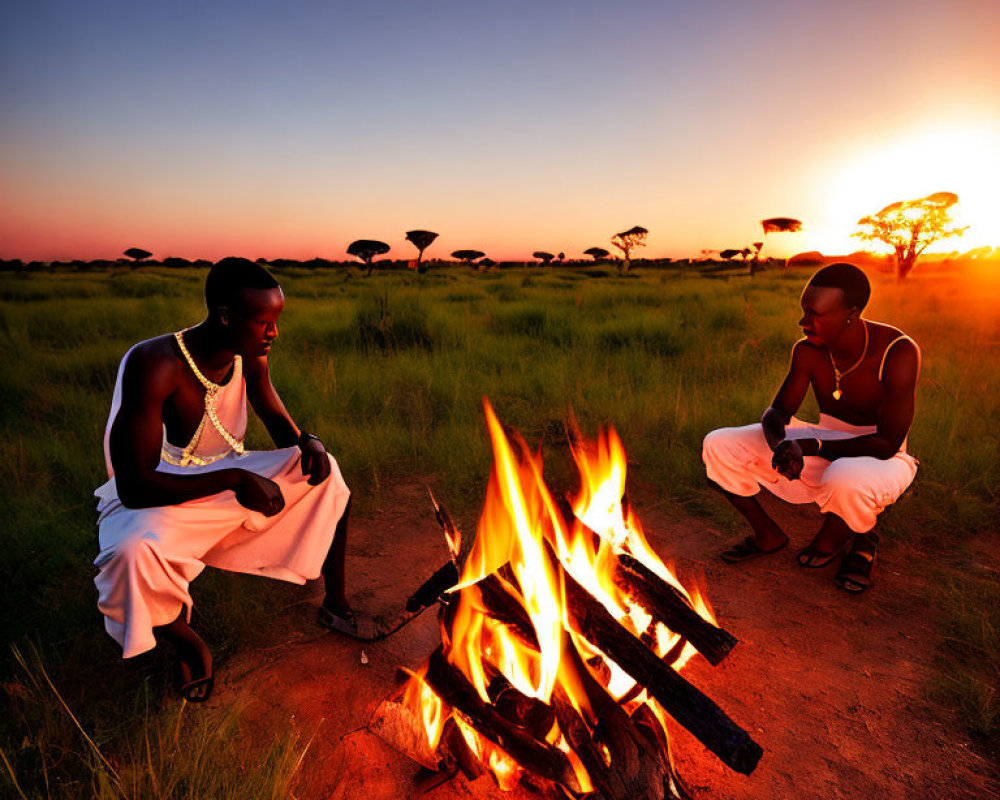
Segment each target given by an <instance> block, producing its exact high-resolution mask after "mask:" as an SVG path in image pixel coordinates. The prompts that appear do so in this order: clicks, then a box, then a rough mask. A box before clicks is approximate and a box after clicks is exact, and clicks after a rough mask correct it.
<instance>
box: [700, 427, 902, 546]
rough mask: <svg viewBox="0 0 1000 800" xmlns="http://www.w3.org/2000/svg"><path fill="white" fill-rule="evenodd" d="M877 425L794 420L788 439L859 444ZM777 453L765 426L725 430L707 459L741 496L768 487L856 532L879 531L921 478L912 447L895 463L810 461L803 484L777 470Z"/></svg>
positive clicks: (710, 469) (706, 446)
mask: <svg viewBox="0 0 1000 800" xmlns="http://www.w3.org/2000/svg"><path fill="white" fill-rule="evenodd" d="M875 432H876V428H875V426H874V425H850V424H848V423H846V422H843V421H842V420H839V419H837V418H836V417H832V416H830V415H829V414H820V417H819V422H818V423H816V424H815V425H813V424H810V423H807V422H803V421H802V420H799V419H797V418H795V417H792V419H791V421H790V422H789V424H788V425H786V426H785V436H786V438H788V439H819V440H821V441H830V440H835V439H853V438H856V437H858V436H866V435H868V434H871V433H875ZM773 455H774V454H773V453H772V452H771V448H770V447H769V446H768V444H767V440H766V439H765V438H764V430H763V428H762V427H761V425H760V423H759V422H758V423H754V424H752V425H743V426H740V427H735V428H719V429H718V430H714V431H712V432H711V433H709V434H708V436H706V437H705V441H704V443H703V445H702V460H703V461H704V462H705V471H706V473H707V474H708V477H709V479H710V480H712V481H714V482H715V483H717V484H718V485H719V486H721V487H722V488H723V489H725V490H726V491H727V492H731V493H732V494H735V495H739V496H741V497H750V496H752V495H755V494H757V492H759V491H760V488H761V487H762V486H763V487H764V488H765V489H767V490H768V491H769V492H771V494H773V495H775V496H777V497H780V498H781V499H782V500H786V501H787V502H789V503H816V504H817V505H818V506H819V509H820V511H822V512H824V513H825V512H829V513H831V514H836V515H837V516H838V517H840V518H841V519H843V520H844V521H845V522H846V523H847V524H848V526H849V527H850V528H851V530H853V531H854V532H856V533H866V532H868V531H870V530H871V529H872V528H874V527H875V520H876V518H877V517H878V515H879V514H880V513H881V512H882V511H883V510H884V509H885V508H886V507H887V506H890V505H892V504H893V503H894V502H896V500H897V499H899V497H900V495H902V494H903V492H904V491H906V488H907V487H908V486H909V485H910V484H911V483H912V482H913V478H914V476H915V475H916V474H917V460H916V459H915V458H913V456H911V455H909V454H908V453H907V452H906V443H905V442H904V443H903V447H902V448H901V449H900V450H899V452H898V453H896V454H895V455H894V456H893V457H892V458H888V459H884V460H883V459H879V458H874V457H872V456H852V457H848V458H838V459H837V460H836V461H827V460H826V459H823V458H819V457H818V456H806V457H805V459H804V463H803V468H802V474H801V476H800V477H799V478H798V479H797V480H794V481H793V480H789V479H788V478H786V477H784V476H783V475H779V474H778V473H777V472H776V471H775V470H774V469H773V468H772V467H771V457H772V456H773Z"/></svg>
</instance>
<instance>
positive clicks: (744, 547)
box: [719, 536, 788, 564]
mask: <svg viewBox="0 0 1000 800" xmlns="http://www.w3.org/2000/svg"><path fill="white" fill-rule="evenodd" d="M787 544H788V537H787V536H785V538H784V539H782V540H781V541H780V542H779V543H778V544H777V545H773V546H770V547H761V546H760V545H758V544H757V540H756V539H755V538H754V537H753V536H748V537H747V538H746V539H744V540H743V541H742V542H740V543H739V544H736V545H734V546H732V547H730V548H729V549H728V550H723V551H722V553H720V554H719V557H720V558H721V559H722V560H723V561H725V562H726V563H727V564H739V563H740V562H742V561H751V560H753V559H755V558H759V557H760V556H768V555H770V554H771V553H777V552H778V551H779V550H781V549H782V548H783V547H785V546H786V545H787Z"/></svg>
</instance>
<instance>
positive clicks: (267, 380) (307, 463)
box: [244, 356, 331, 486]
mask: <svg viewBox="0 0 1000 800" xmlns="http://www.w3.org/2000/svg"><path fill="white" fill-rule="evenodd" d="M244 374H245V375H246V381H247V398H248V399H249V400H250V405H251V406H253V410H254V412H255V413H256V414H257V416H258V417H260V420H261V422H263V423H264V427H265V428H267V432H268V433H269V434H270V436H271V440H272V441H273V442H274V443H275V444H276V445H277V446H278V447H291V446H293V445H298V446H299V449H300V450H301V451H302V462H301V463H302V474H303V475H308V476H309V483H310V484H312V485H313V486H315V485H317V484H320V483H322V482H323V481H325V480H326V479H327V477H328V476H329V475H330V470H331V468H330V459H329V457H328V456H327V454H326V448H325V447H324V446H323V443H322V442H321V441H320V440H319V439H317V438H316V437H315V436H308V437H303V436H302V432H301V431H300V430H299V427H298V426H297V425H296V424H295V423H294V422H293V421H292V417H291V415H290V414H289V413H288V410H287V409H286V408H285V404H284V403H282V402H281V398H280V397H279V396H278V392H277V390H276V389H275V388H274V384H273V383H271V371H270V368H269V366H268V363H267V356H260V357H259V358H255V359H253V360H251V361H250V362H249V363H248V364H247V365H246V369H245V372H244Z"/></svg>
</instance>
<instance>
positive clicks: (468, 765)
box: [438, 717, 486, 781]
mask: <svg viewBox="0 0 1000 800" xmlns="http://www.w3.org/2000/svg"><path fill="white" fill-rule="evenodd" d="M438 750H440V751H442V753H443V754H444V755H445V757H446V758H450V759H451V760H452V761H453V762H454V763H455V766H457V767H458V768H459V769H460V770H461V772H462V774H463V775H464V776H465V777H466V779H467V780H470V781H474V780H475V779H476V778H478V777H479V776H480V775H482V774H483V773H484V772H485V771H486V768H485V767H484V766H483V764H482V762H481V761H480V760H479V758H478V757H477V756H476V754H475V753H473V752H472V750H470V749H469V745H468V743H467V742H466V741H465V737H464V736H463V735H462V731H461V729H460V728H459V727H458V723H457V722H455V720H454V719H453V718H451V717H449V718H448V721H447V722H445V724H444V728H443V729H442V730H441V743H440V744H439V745H438Z"/></svg>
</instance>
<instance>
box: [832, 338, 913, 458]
mask: <svg viewBox="0 0 1000 800" xmlns="http://www.w3.org/2000/svg"><path fill="white" fill-rule="evenodd" d="M919 375H920V350H919V349H918V348H917V346H916V345H915V344H913V342H910V341H904V342H900V343H899V344H898V345H896V346H895V347H893V348H892V350H891V351H890V352H889V356H888V357H887V358H886V360H885V365H884V368H883V371H882V381H883V383H884V384H885V397H884V398H883V400H882V404H881V405H880V406H879V409H878V418H877V419H876V428H877V430H876V431H875V433H872V434H868V435H867V436H858V437H855V438H854V439H839V440H836V441H827V442H823V443H822V445H821V447H820V448H819V453H818V455H819V456H821V457H822V458H825V459H827V460H828V461H834V460H836V459H838V458H848V457H851V456H872V457H874V458H879V459H882V460H885V459H889V458H892V457H893V456H894V455H896V453H897V452H899V448H900V447H902V446H903V442H904V441H905V439H906V435H907V434H908V433H909V431H910V425H912V424H913V412H914V395H915V394H916V387H917V378H918V377H919Z"/></svg>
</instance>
